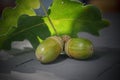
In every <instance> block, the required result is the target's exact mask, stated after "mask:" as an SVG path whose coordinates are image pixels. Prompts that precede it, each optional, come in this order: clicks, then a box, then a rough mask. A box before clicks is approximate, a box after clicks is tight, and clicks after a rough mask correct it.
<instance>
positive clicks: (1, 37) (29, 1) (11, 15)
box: [0, 0, 40, 48]
mask: <svg viewBox="0 0 120 80" xmlns="http://www.w3.org/2000/svg"><path fill="white" fill-rule="evenodd" d="M39 7H40V2H39V0H34V1H33V0H16V6H15V7H14V8H11V7H7V8H5V9H4V10H3V12H2V18H1V20H0V48H1V46H2V44H3V42H4V41H5V40H6V39H7V37H8V35H9V34H10V33H12V32H13V31H14V30H15V28H16V27H17V21H18V18H19V16H21V15H23V14H27V15H30V16H36V13H35V11H34V9H38V8H39Z"/></svg>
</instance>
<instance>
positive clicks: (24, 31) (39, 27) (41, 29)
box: [2, 15, 50, 49]
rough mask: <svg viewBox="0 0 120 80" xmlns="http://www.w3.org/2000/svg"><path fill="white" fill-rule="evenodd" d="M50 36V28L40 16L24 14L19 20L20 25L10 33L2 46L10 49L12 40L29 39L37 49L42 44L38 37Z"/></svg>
mask: <svg viewBox="0 0 120 80" xmlns="http://www.w3.org/2000/svg"><path fill="white" fill-rule="evenodd" d="M48 36H50V32H49V29H48V27H47V25H46V24H45V23H44V21H43V20H42V18H41V17H40V16H27V15H22V16H21V17H20V18H19V20H18V27H17V28H16V29H15V30H14V31H13V33H11V34H10V35H9V37H8V38H7V39H6V41H5V42H4V45H3V46H2V48H3V49H10V48H11V42H13V41H22V40H24V39H28V40H29V41H30V42H31V44H32V46H33V48H34V49H36V47H37V46H38V45H39V44H40V41H39V39H38V38H40V39H42V40H44V39H45V38H46V37H48Z"/></svg>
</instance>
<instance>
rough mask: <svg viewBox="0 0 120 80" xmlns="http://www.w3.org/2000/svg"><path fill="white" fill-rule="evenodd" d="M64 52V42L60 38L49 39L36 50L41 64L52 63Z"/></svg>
mask: <svg viewBox="0 0 120 80" xmlns="http://www.w3.org/2000/svg"><path fill="white" fill-rule="evenodd" d="M62 51H63V41H62V39H61V38H60V37H58V36H52V37H48V38H47V39H46V40H44V41H43V42H42V43H41V44H40V45H39V46H38V47H37V49H36V52H35V54H36V57H37V59H38V60H39V61H40V62H41V63H51V62H53V61H54V60H56V58H57V57H58V56H59V55H60V53H61V52H62Z"/></svg>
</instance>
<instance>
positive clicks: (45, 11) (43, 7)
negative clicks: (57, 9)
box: [40, 0, 58, 36]
mask: <svg viewBox="0 0 120 80" xmlns="http://www.w3.org/2000/svg"><path fill="white" fill-rule="evenodd" d="M40 4H41V7H42V9H43V11H44V13H45V15H46V16H47V18H48V20H49V22H50V24H51V26H52V28H53V30H54V31H55V33H56V35H57V36H58V32H57V30H56V29H55V26H54V25H53V22H52V20H51V19H50V17H49V15H48V13H47V10H46V8H45V6H44V4H43V2H42V0H40Z"/></svg>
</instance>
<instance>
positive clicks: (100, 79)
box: [0, 48, 120, 80]
mask: <svg viewBox="0 0 120 80" xmlns="http://www.w3.org/2000/svg"><path fill="white" fill-rule="evenodd" d="M11 71H17V72H21V73H35V72H36V71H45V72H50V73H53V74H55V75H57V76H59V77H61V78H63V79H65V80H119V79H120V74H119V73H120V50H119V49H113V48H96V49H95V55H94V56H93V57H92V58H90V59H88V60H74V59H71V58H68V57H67V56H66V55H61V56H60V57H59V58H58V59H57V60H56V61H55V62H53V63H51V64H41V63H40V62H39V61H37V60H36V58H35V55H34V52H33V51H30V52H26V53H25V54H22V55H19V56H16V57H13V58H11V59H9V60H7V61H4V62H0V73H10V72H11ZM115 78H116V79H115ZM0 80H1V79H0ZM3 80H4V79H3Z"/></svg>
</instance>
